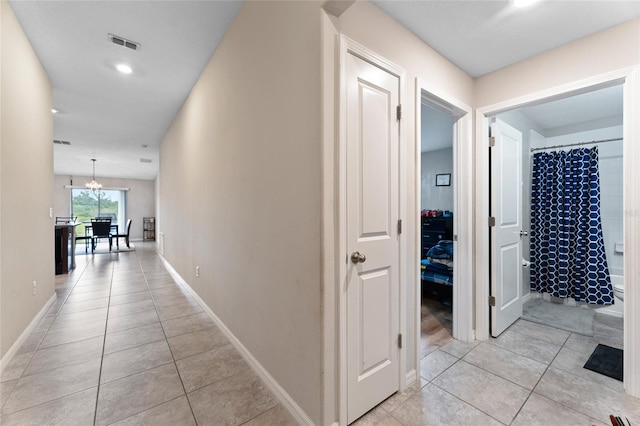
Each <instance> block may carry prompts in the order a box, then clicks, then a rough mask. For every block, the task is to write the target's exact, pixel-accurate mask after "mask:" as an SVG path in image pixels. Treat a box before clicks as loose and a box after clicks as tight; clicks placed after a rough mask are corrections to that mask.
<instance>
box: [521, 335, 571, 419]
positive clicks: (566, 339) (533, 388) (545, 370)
mask: <svg viewBox="0 0 640 426" xmlns="http://www.w3.org/2000/svg"><path fill="white" fill-rule="evenodd" d="M571 334H573V333H572V332H569V335H568V336H567V337H566V338H565V339H564V342H563V343H562V345H560V348H559V349H558V352H556V354H555V355H554V356H553V359H552V360H551V361H549V364H548V365H547V366H546V367H545V369H544V372H543V373H542V374H541V375H540V377H539V378H538V380H536V384H535V385H533V387H532V388H531V391H530V392H529V395H527V398H526V399H525V400H524V402H523V403H522V405H521V406H520V409H518V412H517V413H516V415H515V416H513V419H511V422H510V423H509V424H510V425H511V424H513V422H514V421H515V419H517V418H518V416H519V415H520V413H521V412H522V409H523V408H524V406H525V405H527V402H529V399H530V398H531V395H533V394H534V391H535V389H536V387H538V385H539V384H540V382H541V381H542V378H543V377H544V375H545V374H547V372H548V371H549V369H550V368H551V364H553V361H555V360H556V358H558V355H560V352H561V351H562V348H564V345H565V344H566V343H567V341H568V340H569V337H571ZM534 361H535V360H534ZM538 362H540V361H538ZM556 402H558V401H556ZM558 403H560V402H558ZM561 405H563V406H564V407H566V406H565V405H564V404H561Z"/></svg>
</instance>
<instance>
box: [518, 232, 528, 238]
mask: <svg viewBox="0 0 640 426" xmlns="http://www.w3.org/2000/svg"><path fill="white" fill-rule="evenodd" d="M520 236H521V237H528V236H529V233H528V232H527V231H520Z"/></svg>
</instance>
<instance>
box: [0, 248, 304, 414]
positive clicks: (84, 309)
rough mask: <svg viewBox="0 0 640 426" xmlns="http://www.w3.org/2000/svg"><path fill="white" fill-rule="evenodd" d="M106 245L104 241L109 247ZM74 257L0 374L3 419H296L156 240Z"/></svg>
mask: <svg viewBox="0 0 640 426" xmlns="http://www.w3.org/2000/svg"><path fill="white" fill-rule="evenodd" d="M105 244H106V243H105ZM135 246H136V251H132V252H125V253H118V254H96V255H94V256H91V255H88V256H78V257H77V258H76V259H77V262H78V267H77V268H76V270H75V271H73V272H72V273H71V274H69V275H59V276H57V277H56V280H57V281H56V291H57V294H58V298H57V301H56V302H54V304H53V305H52V306H51V308H50V309H49V311H48V312H47V314H45V316H44V318H42V320H41V321H40V323H39V324H38V325H37V327H36V328H35V330H34V331H33V333H32V334H31V336H29V337H28V338H27V340H26V341H25V343H24V344H23V345H22V347H21V349H20V350H19V351H18V354H17V355H16V356H15V357H14V358H13V361H12V362H11V364H10V365H9V366H8V367H7V368H6V369H5V370H4V371H3V372H2V376H1V378H0V382H1V383H0V398H1V399H0V402H1V404H2V416H1V417H0V424H2V425H5V426H8V425H26V424H33V425H42V424H60V425H92V424H95V425H107V424H114V423H117V424H153V425H161V424H162V425H193V424H196V420H197V424H201V425H212V424H246V425H264V424H282V425H287V424H295V422H294V421H293V420H292V418H291V417H290V416H289V414H288V413H287V412H286V410H284V409H283V408H282V407H281V406H280V405H279V404H278V403H277V401H276V400H275V399H274V398H273V397H272V395H271V394H270V392H269V391H268V389H267V388H266V387H264V386H263V385H262V383H261V382H260V379H259V378H258V376H256V375H255V374H254V373H253V372H252V370H251V369H250V368H249V366H248V365H247V364H246V363H245V361H244V360H243V359H242V357H241V356H240V354H239V353H238V352H237V351H236V350H235V348H234V347H233V346H232V345H231V344H230V343H229V342H228V340H227V339H226V337H225V336H224V335H223V334H222V332H221V331H220V330H219V329H218V327H216V326H215V325H214V323H213V321H212V320H211V319H210V318H209V316H208V315H207V314H206V313H205V312H204V311H203V310H202V308H201V307H200V306H199V305H198V303H197V302H196V301H195V300H194V299H193V298H192V297H191V296H190V294H189V293H188V291H187V290H185V289H184V288H183V287H182V286H180V285H179V284H177V283H176V282H175V281H174V280H173V278H172V276H171V275H170V274H169V273H168V272H167V271H166V269H165V267H164V266H163V264H162V261H161V260H160V258H159V257H158V255H157V254H156V253H155V244H153V243H146V244H145V243H141V242H137V243H135Z"/></svg>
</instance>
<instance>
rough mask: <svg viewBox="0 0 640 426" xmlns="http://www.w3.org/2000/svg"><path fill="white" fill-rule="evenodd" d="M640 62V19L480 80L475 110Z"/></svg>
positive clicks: (519, 63) (477, 86)
mask: <svg viewBox="0 0 640 426" xmlns="http://www.w3.org/2000/svg"><path fill="white" fill-rule="evenodd" d="M639 63H640V19H635V20H632V21H629V22H627V23H624V24H622V25H618V26H615V27H612V28H609V29H608V30H604V31H601V32H599V33H596V34H593V35H591V36H589V37H585V38H582V39H580V40H577V41H574V42H572V43H568V44H566V45H564V46H561V47H559V48H557V49H553V50H550V51H548V52H545V53H542V54H540V55H537V56H534V57H533V58H530V59H527V60H525V61H522V62H518V63H517V64H514V65H511V66H509V67H506V68H503V69H501V70H498V71H496V72H493V73H491V74H487V75H485V76H483V77H480V78H478V79H477V80H476V95H475V107H476V108H482V107H485V106H488V105H493V104H495V103H498V102H503V101H506V100H510V99H514V98H517V97H519V96H524V95H528V94H530V93H535V92H538V91H541V90H545V89H549V88H552V87H558V86H561V85H563V84H568V83H573V82H575V81H579V80H583V79H587V78H589V77H593V76H596V75H599V74H604V73H607V72H610V71H614V70H618V69H622V68H625V67H629V66H634V65H637V64H639Z"/></svg>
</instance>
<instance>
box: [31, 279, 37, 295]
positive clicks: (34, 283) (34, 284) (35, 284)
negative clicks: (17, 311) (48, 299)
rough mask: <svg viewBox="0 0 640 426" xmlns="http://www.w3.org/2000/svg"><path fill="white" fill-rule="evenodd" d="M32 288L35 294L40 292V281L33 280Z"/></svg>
mask: <svg viewBox="0 0 640 426" xmlns="http://www.w3.org/2000/svg"><path fill="white" fill-rule="evenodd" d="M32 289H33V290H32V291H33V295H34V296H35V295H36V293H37V292H38V283H37V282H35V281H34V282H33V284H32Z"/></svg>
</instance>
